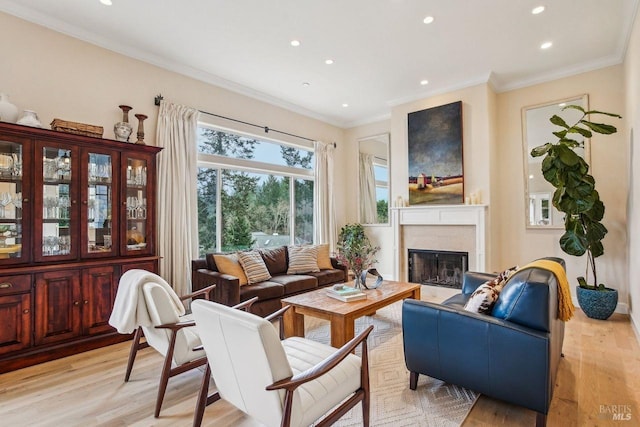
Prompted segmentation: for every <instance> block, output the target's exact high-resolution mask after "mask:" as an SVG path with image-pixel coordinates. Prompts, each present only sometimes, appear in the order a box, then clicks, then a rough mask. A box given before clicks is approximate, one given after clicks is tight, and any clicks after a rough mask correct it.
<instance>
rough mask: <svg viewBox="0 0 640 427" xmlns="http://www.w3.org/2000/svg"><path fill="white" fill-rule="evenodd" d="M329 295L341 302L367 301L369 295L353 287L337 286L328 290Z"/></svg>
mask: <svg viewBox="0 0 640 427" xmlns="http://www.w3.org/2000/svg"><path fill="white" fill-rule="evenodd" d="M327 295H328V296H330V297H331V298H335V299H337V300H340V301H345V302H349V301H358V300H361V299H367V294H365V293H364V292H362V291H361V290H360V289H356V288H354V287H351V286H344V285H342V286H341V285H335V286H332V287H330V288H328V289H327Z"/></svg>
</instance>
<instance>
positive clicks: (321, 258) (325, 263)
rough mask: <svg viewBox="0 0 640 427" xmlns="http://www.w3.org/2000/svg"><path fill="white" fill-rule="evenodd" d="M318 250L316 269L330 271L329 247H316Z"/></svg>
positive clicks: (325, 245) (326, 245) (331, 265)
mask: <svg viewBox="0 0 640 427" xmlns="http://www.w3.org/2000/svg"><path fill="white" fill-rule="evenodd" d="M316 248H318V268H319V269H320V270H332V269H333V264H331V255H330V254H329V245H328V244H324V245H316Z"/></svg>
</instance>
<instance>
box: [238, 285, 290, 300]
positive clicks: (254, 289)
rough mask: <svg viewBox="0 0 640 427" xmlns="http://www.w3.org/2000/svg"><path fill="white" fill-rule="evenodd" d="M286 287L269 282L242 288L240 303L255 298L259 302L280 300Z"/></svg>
mask: <svg viewBox="0 0 640 427" xmlns="http://www.w3.org/2000/svg"><path fill="white" fill-rule="evenodd" d="M284 294H285V293H284V286H283V285H282V284H280V283H276V282H272V281H270V280H267V281H266V282H260V283H256V284H255V285H247V286H243V287H241V288H240V301H246V300H248V299H250V298H253V297H258V300H266V299H271V298H280V297H282V296H283V295H284Z"/></svg>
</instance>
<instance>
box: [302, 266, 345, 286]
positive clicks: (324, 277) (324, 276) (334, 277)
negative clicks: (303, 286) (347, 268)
mask: <svg viewBox="0 0 640 427" xmlns="http://www.w3.org/2000/svg"><path fill="white" fill-rule="evenodd" d="M307 274H308V275H309V276H313V277H315V278H316V279H318V286H325V285H328V284H330V283H336V282H344V281H345V280H347V279H346V278H345V277H344V271H342V270H337V269H331V270H320V271H316V272H313V273H307Z"/></svg>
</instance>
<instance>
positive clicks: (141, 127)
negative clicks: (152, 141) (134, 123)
mask: <svg viewBox="0 0 640 427" xmlns="http://www.w3.org/2000/svg"><path fill="white" fill-rule="evenodd" d="M136 118H137V119H138V140H137V141H136V144H142V145H146V144H145V143H144V125H143V122H144V121H145V119H146V118H147V116H145V115H144V114H136Z"/></svg>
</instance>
